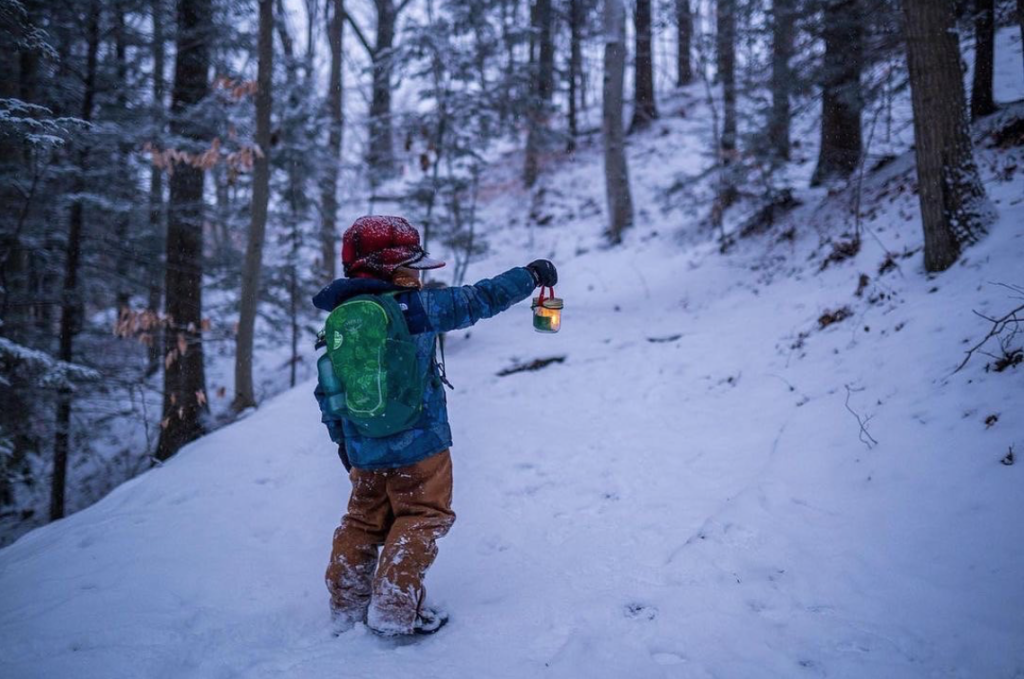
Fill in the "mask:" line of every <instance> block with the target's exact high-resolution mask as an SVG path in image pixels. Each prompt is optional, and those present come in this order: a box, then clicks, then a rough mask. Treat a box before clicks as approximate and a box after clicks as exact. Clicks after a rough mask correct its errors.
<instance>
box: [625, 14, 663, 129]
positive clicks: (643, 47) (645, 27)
mask: <svg viewBox="0 0 1024 679" xmlns="http://www.w3.org/2000/svg"><path fill="white" fill-rule="evenodd" d="M633 17H634V18H633V21H634V26H635V28H636V31H635V33H636V60H635V64H636V70H635V74H634V78H633V83H634V90H633V92H634V94H633V122H631V123H630V125H629V129H630V130H631V131H633V130H639V129H641V128H643V127H646V126H647V124H648V123H650V122H651V121H652V120H654V119H656V118H657V117H658V108H657V106H656V105H655V101H654V54H653V50H652V48H651V0H636V12H635V13H634V15H633Z"/></svg>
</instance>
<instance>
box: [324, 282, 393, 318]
mask: <svg viewBox="0 0 1024 679" xmlns="http://www.w3.org/2000/svg"><path fill="white" fill-rule="evenodd" d="M394 290H408V288H401V287H399V286H397V285H394V284H393V283H391V282H389V281H382V280H378V279H376V278H339V279H337V280H336V281H334V282H333V283H329V284H327V285H325V286H324V287H323V289H322V290H320V292H318V293H316V295H314V296H313V306H315V307H316V308H317V309H320V310H321V311H326V312H328V313H330V312H332V311H334V310H335V309H336V308H337V307H338V305H340V304H342V303H343V302H345V300H349V299H352V298H353V297H355V296H357V295H380V294H383V293H385V292H392V291H394Z"/></svg>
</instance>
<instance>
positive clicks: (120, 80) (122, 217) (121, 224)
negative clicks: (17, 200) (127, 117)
mask: <svg viewBox="0 0 1024 679" xmlns="http://www.w3.org/2000/svg"><path fill="white" fill-rule="evenodd" d="M125 12H126V10H125V6H124V2H123V0H118V2H116V3H114V61H115V70H116V74H117V88H118V89H117V96H116V101H117V107H118V110H119V111H122V112H126V111H127V110H128V88H129V87H131V85H130V83H128V60H127V57H128V53H127V49H128V46H127V43H126V42H125V38H126V36H125V31H126V26H125ZM118 156H119V158H118V160H119V163H120V168H119V172H118V174H119V175H120V176H119V177H118V181H119V182H120V183H121V187H120V188H121V189H122V190H123V191H125V194H124V195H123V198H124V204H125V205H133V204H134V202H135V190H134V184H135V182H134V181H133V177H132V171H131V162H130V157H131V144H129V143H127V142H125V141H123V140H122V141H120V142H118ZM130 228H131V212H130V211H129V210H128V209H125V208H121V210H120V214H118V215H117V226H116V229H115V233H116V234H117V246H118V247H124V244H126V243H128V242H129V240H128V230H129V229H130ZM130 265H131V259H130V258H129V257H125V256H121V257H117V261H116V262H115V264H114V266H115V270H116V271H117V283H116V285H117V295H116V299H115V304H114V306H115V309H116V311H117V313H118V314H120V313H121V312H122V310H124V309H127V308H128V305H129V304H130V303H131V287H130V286H129V284H128V279H129V275H130Z"/></svg>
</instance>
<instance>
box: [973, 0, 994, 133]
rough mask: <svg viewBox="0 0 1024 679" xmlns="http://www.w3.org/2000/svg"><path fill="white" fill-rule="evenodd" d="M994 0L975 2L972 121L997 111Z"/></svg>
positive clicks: (978, 0) (976, 0)
mask: <svg viewBox="0 0 1024 679" xmlns="http://www.w3.org/2000/svg"><path fill="white" fill-rule="evenodd" d="M995 30H996V22H995V2H994V0H974V82H973V83H972V85H971V119H972V120H977V119H978V118H981V117H984V116H987V115H989V114H991V113H995V111H996V101H995V99H994V98H993V97H992V65H993V64H992V62H993V60H994V59H995V49H996V46H995V41H996V35H995Z"/></svg>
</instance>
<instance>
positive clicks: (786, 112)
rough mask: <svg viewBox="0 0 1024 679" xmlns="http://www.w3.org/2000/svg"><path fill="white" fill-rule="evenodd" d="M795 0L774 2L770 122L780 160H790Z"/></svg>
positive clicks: (771, 139)
mask: <svg viewBox="0 0 1024 679" xmlns="http://www.w3.org/2000/svg"><path fill="white" fill-rule="evenodd" d="M793 5H794V0H774V3H773V6H772V82H771V89H772V110H771V117H770V119H769V122H768V142H769V144H771V147H772V151H773V153H774V155H775V159H776V160H777V161H784V160H789V147H790V139H789V121H790V117H791V113H790V107H789V94H790V90H791V87H792V80H793V74H792V72H791V71H790V68H789V60H790V59H791V58H792V56H793V19H794V9H795V8H794V6H793Z"/></svg>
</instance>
